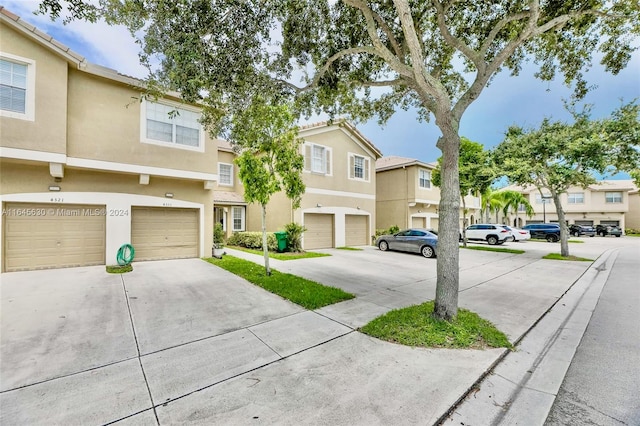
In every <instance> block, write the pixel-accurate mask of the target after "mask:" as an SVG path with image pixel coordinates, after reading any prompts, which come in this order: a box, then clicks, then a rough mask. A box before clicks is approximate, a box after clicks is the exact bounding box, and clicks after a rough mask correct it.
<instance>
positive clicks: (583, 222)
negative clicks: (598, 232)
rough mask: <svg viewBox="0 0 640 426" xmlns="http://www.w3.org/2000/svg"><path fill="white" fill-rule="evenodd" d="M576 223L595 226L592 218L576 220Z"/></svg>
mask: <svg viewBox="0 0 640 426" xmlns="http://www.w3.org/2000/svg"><path fill="white" fill-rule="evenodd" d="M576 225H582V226H593V221H592V220H576Z"/></svg>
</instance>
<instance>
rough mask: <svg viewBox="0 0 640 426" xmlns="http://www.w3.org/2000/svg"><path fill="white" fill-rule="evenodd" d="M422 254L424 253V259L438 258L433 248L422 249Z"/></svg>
mask: <svg viewBox="0 0 640 426" xmlns="http://www.w3.org/2000/svg"><path fill="white" fill-rule="evenodd" d="M420 253H422V255H423V256H424V257H436V252H435V250H434V249H433V247H431V246H423V247H422V248H421V249H420Z"/></svg>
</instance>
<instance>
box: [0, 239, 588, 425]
mask: <svg viewBox="0 0 640 426" xmlns="http://www.w3.org/2000/svg"><path fill="white" fill-rule="evenodd" d="M532 244H533V245H531V246H530V247H531V248H532V250H531V253H527V254H525V255H519V256H516V255H510V254H503V253H488V252H477V251H470V250H462V251H461V294H460V305H461V306H463V307H468V308H470V309H472V310H474V311H476V312H478V313H479V314H480V315H482V316H484V317H485V318H487V319H490V320H491V321H493V322H494V323H495V324H496V325H497V326H498V327H499V328H501V329H502V330H503V331H505V332H506V333H507V334H508V335H509V337H510V338H511V339H512V340H515V339H517V338H519V337H520V336H521V335H522V334H523V333H524V332H525V331H526V330H527V329H528V328H529V327H530V326H531V325H532V324H534V323H535V321H536V320H537V319H538V318H539V317H540V316H541V315H542V314H543V313H544V312H545V311H546V309H548V308H549V307H550V306H551V305H552V304H553V303H554V302H555V301H556V300H558V298H559V297H561V296H562V294H564V292H565V291H566V290H567V289H568V288H569V287H570V286H571V285H572V284H573V283H574V282H575V280H576V279H578V278H579V277H580V276H581V275H582V274H583V273H584V271H585V270H586V269H587V268H588V266H589V264H588V263H578V262H575V263H574V262H572V263H564V262H554V261H545V260H541V259H540V253H538V252H537V251H536V250H534V249H533V248H535V247H536V246H535V244H536V243H532ZM543 244H544V243H543ZM527 247H529V246H527ZM540 247H542V246H540ZM542 250H543V251H544V250H545V248H543V249H542ZM546 250H548V248H547V249H546ZM329 251H330V252H331V253H332V254H333V256H331V257H324V258H314V259H304V260H296V261H287V262H278V261H273V262H272V267H274V268H275V269H278V270H280V271H282V272H292V273H296V274H298V275H301V276H305V277H308V278H311V279H315V280H317V281H319V282H322V283H323V284H327V285H333V286H336V287H341V288H344V289H346V290H348V291H351V292H353V293H355V294H356V295H357V298H356V299H353V300H350V301H346V302H342V303H339V304H336V305H332V306H328V307H325V308H322V309H319V310H317V311H306V310H304V309H302V308H300V307H298V306H297V305H294V304H292V303H290V302H288V301H285V300H283V299H281V298H280V297H278V296H275V295H272V294H270V293H268V292H266V291H264V290H262V289H260V288H258V287H255V286H253V285H251V284H249V283H247V282H245V281H244V280H242V279H240V278H238V277H236V276H234V275H232V274H229V273H227V272H226V271H223V270H221V269H219V268H217V267H215V266H213V265H211V264H208V263H206V262H203V261H202V260H199V259H188V260H173V261H160V262H142V263H136V264H135V265H134V268H135V269H134V271H133V272H132V273H128V274H124V275H122V276H120V275H109V274H106V273H105V271H104V267H88V268H74V269H62V270H48V271H33V272H18V273H9V274H3V275H2V278H1V279H2V282H1V287H0V290H1V302H2V304H1V308H2V312H1V318H0V320H1V324H0V325H1V332H2V335H1V342H0V392H1V393H0V423H2V424H65V425H69V424H71V425H73V424H82V425H84V424H108V423H113V422H117V423H118V424H123V423H124V424H150V425H152V424H163V425H164V424H184V423H194V424H244V423H263V424H273V423H278V424H300V423H305V424H389V423H394V424H415V423H420V424H430V423H433V422H434V421H435V420H437V419H438V418H439V417H440V416H442V415H443V414H444V413H445V412H446V411H447V410H448V409H449V407H451V405H453V404H454V403H455V402H456V401H457V400H458V399H459V398H460V397H461V396H462V395H463V394H464V393H465V392H466V391H467V390H468V389H469V387H470V386H471V385H472V384H473V383H474V382H475V381H476V380H477V379H478V377H479V376H481V375H482V374H483V373H484V372H485V371H487V370H488V369H489V368H490V367H491V365H492V364H493V363H494V362H495V361H496V360H497V359H498V357H499V356H500V354H501V353H502V352H503V351H502V350H499V349H494V350H486V351H466V350H432V349H415V348H408V347H403V346H399V345H394V344H391V343H387V342H381V341H378V340H376V339H372V338H369V337H367V336H364V335H362V334H360V333H358V332H356V331H355V328H357V327H359V326H361V325H363V324H365V323H366V322H368V321H369V320H370V319H372V318H374V317H376V316H378V315H380V314H382V313H384V312H387V311H389V310H390V309H393V308H397V307H401V306H408V305H412V304H416V303H420V302H422V301H425V300H429V299H432V298H433V294H434V291H435V276H436V272H435V271H436V269H435V268H436V262H435V260H434V259H424V258H422V257H420V256H412V255H407V254H402V253H393V252H386V253H382V252H380V251H378V250H377V249H375V248H371V247H367V248H365V250H363V251H353V252H352V251H343V250H329ZM234 254H238V255H239V256H245V257H251V255H246V254H241V253H239V252H238V253H234ZM253 260H256V261H258V262H259V261H260V260H259V257H258V258H257V259H256V258H253Z"/></svg>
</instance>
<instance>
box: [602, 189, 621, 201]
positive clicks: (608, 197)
mask: <svg viewBox="0 0 640 426" xmlns="http://www.w3.org/2000/svg"><path fill="white" fill-rule="evenodd" d="M604 202H605V203H614V204H618V203H622V192H618V191H616V192H605V193H604Z"/></svg>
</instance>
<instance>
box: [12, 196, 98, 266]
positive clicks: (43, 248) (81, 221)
mask: <svg viewBox="0 0 640 426" xmlns="http://www.w3.org/2000/svg"><path fill="white" fill-rule="evenodd" d="M104 208H105V206H95V205H93V206H89V205H71V204H35V203H6V204H5V205H4V211H3V215H4V227H5V228H4V229H5V238H4V259H5V261H4V270H5V271H7V272H11V271H23V270H30V269H46V268H66V267H71V266H89V265H104V263H105V256H104V253H105V228H106V225H105V224H106V222H105V217H106V216H105V214H104V212H105V210H104Z"/></svg>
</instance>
